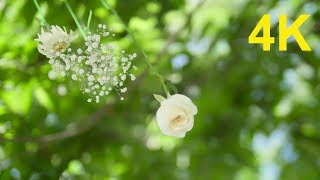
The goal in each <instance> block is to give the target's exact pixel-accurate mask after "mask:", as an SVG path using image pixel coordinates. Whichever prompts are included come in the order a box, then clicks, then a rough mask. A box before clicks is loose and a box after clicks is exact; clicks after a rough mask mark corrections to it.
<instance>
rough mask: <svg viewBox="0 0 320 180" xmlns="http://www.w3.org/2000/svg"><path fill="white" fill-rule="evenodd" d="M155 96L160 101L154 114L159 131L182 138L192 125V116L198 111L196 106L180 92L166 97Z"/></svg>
mask: <svg viewBox="0 0 320 180" xmlns="http://www.w3.org/2000/svg"><path fill="white" fill-rule="evenodd" d="M155 98H156V99H157V100H158V101H159V102H160V103H161V106H160V108H159V109H158V111H157V115H156V116H157V123H158V126H159V128H160V130H161V132H162V133H163V134H165V135H168V136H175V137H179V138H183V137H184V136H185V135H186V132H187V131H190V130H191V129H192V127H193V123H194V117H193V116H194V115H196V114H197V113H198V109H197V107H196V106H195V105H194V104H193V102H192V101H191V99H190V98H188V97H187V96H185V95H182V94H175V95H172V96H170V97H168V98H167V99H165V98H164V97H162V96H160V95H155Z"/></svg>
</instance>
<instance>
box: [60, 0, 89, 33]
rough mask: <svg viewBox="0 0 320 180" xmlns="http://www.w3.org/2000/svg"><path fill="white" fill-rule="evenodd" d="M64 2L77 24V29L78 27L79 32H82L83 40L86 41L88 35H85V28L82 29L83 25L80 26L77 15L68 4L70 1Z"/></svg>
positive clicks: (65, 0)
mask: <svg viewBox="0 0 320 180" xmlns="http://www.w3.org/2000/svg"><path fill="white" fill-rule="evenodd" d="M63 2H64V4H65V5H66V7H67V9H68V11H69V13H70V15H71V16H72V18H73V20H74V22H75V23H76V25H77V27H78V29H79V31H80V33H81V35H82V37H83V39H86V34H85V32H84V30H83V28H82V26H81V24H80V22H79V20H78V18H77V16H76V15H75V13H74V12H73V10H72V8H71V6H70V4H69V3H68V0H64V1H63Z"/></svg>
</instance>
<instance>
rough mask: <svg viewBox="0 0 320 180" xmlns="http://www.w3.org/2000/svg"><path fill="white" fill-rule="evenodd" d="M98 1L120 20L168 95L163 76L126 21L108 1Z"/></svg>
mask: <svg viewBox="0 0 320 180" xmlns="http://www.w3.org/2000/svg"><path fill="white" fill-rule="evenodd" d="M100 2H101V4H102V5H103V6H104V7H105V8H107V9H108V10H110V11H111V12H112V14H114V15H115V16H116V17H117V18H118V20H119V21H120V23H121V24H122V25H123V27H124V29H125V30H126V31H127V33H128V34H129V36H130V37H131V39H132V41H133V42H134V44H135V45H136V46H137V47H138V48H139V50H140V51H141V53H142V55H143V57H144V60H145V62H146V63H147V64H148V66H149V68H150V70H151V71H152V73H153V75H155V76H157V77H159V78H160V81H161V84H162V86H163V89H164V91H165V93H166V95H167V96H168V95H170V93H169V91H168V88H167V86H166V84H165V78H164V77H163V76H162V75H160V74H159V73H158V71H157V70H156V69H155V68H154V67H153V66H152V64H151V63H150V61H149V60H148V59H149V58H148V56H147V54H146V52H145V51H144V50H143V48H142V47H141V46H140V44H139V43H138V41H137V40H136V38H135V37H134V36H133V34H132V33H131V31H130V30H129V28H128V26H127V25H126V23H125V22H124V21H123V20H122V18H121V17H120V16H119V14H118V13H117V11H116V10H115V9H114V8H112V7H111V6H110V5H109V4H108V2H107V1H106V0H100Z"/></svg>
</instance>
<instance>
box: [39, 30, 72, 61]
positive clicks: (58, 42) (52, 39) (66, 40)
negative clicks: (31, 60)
mask: <svg viewBox="0 0 320 180" xmlns="http://www.w3.org/2000/svg"><path fill="white" fill-rule="evenodd" d="M76 38H77V35H75V34H74V33H73V31H70V34H68V33H67V31H66V29H65V28H64V30H63V29H61V28H60V27H59V26H51V29H50V31H49V32H46V31H44V30H43V28H41V33H40V34H39V33H38V38H37V39H35V40H36V41H39V42H40V43H39V44H38V51H39V52H40V53H41V54H43V55H45V56H47V57H48V58H54V57H57V56H58V55H59V54H61V53H63V52H64V51H66V50H67V49H68V47H69V46H70V44H71V42H72V41H74V40H75V39H76Z"/></svg>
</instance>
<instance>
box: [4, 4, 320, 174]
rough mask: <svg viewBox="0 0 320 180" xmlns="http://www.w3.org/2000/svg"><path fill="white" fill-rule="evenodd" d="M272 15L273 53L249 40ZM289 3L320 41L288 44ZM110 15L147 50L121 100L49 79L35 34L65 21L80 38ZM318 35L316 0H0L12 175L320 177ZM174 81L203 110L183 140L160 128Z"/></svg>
mask: <svg viewBox="0 0 320 180" xmlns="http://www.w3.org/2000/svg"><path fill="white" fill-rule="evenodd" d="M105 3H107V5H106V4H105ZM68 5H69V6H68ZM108 5H110V7H109V6H108ZM264 14H270V16H271V36H273V37H275V44H271V50H270V51H263V49H262V46H261V45H260V44H249V43H248V37H249V35H250V33H251V32H252V30H253V29H254V28H255V26H256V25H257V23H258V22H259V20H260V19H261V17H262V16H263V15H264ZM281 14H285V15H286V16H287V18H288V26H289V25H290V24H292V23H293V22H294V21H295V20H296V19H297V18H298V17H299V15H302V14H309V15H310V17H309V18H308V19H307V20H306V21H305V22H304V23H303V24H302V25H301V26H300V28H299V30H300V32H301V34H302V35H303V37H304V39H305V40H306V42H307V43H308V44H309V45H310V47H311V49H312V51H310V52H307V51H302V50H301V49H300V47H299V45H298V44H297V42H296V40H295V39H294V38H293V37H290V38H289V39H288V47H287V51H279V43H278V40H279V31H278V29H279V25H278V17H279V15H281ZM75 18H77V20H78V24H77V23H76V21H75ZM88 24H89V27H87V25H88ZM99 24H105V25H106V26H108V27H114V28H115V30H114V37H113V38H112V39H111V40H107V42H108V43H109V41H110V43H111V44H114V45H115V46H116V47H118V48H119V49H124V50H125V51H126V52H128V53H130V54H132V53H136V54H137V57H136V58H135V59H134V60H133V61H132V63H133V64H134V65H135V66H136V67H137V70H136V71H134V73H135V77H136V78H135V80H134V81H128V82H125V83H126V86H127V88H128V90H127V92H125V93H124V94H123V95H122V96H123V97H124V100H122V101H121V99H120V97H119V95H118V94H117V92H113V91H112V92H110V94H108V95H107V96H106V98H105V99H103V100H102V101H100V102H99V103H95V102H91V103H89V102H87V99H88V98H89V97H88V94H86V93H84V92H83V91H82V90H81V87H82V84H81V82H75V81H72V77H71V76H69V75H67V76H65V77H59V78H57V79H51V78H50V72H51V70H52V67H51V65H50V64H49V60H48V58H47V57H46V56H44V55H42V54H41V53H39V51H38V49H37V45H38V42H36V41H35V40H34V39H36V38H37V34H38V33H41V27H44V28H46V26H48V25H58V26H60V27H63V26H64V27H65V28H66V29H67V30H68V32H69V30H73V31H75V33H77V34H78V36H79V37H78V38H77V40H75V45H74V46H75V48H80V47H81V46H80V45H81V44H83V43H84V39H83V37H82V35H81V32H80V31H82V30H83V31H85V32H84V33H86V32H87V30H88V29H90V30H96V29H97V27H98V25H99ZM79 26H80V28H79ZM81 27H82V28H81ZM84 27H85V28H84ZM319 32H320V2H319V1H317V0H286V1H284V0H268V1H262V0H259V1H256V0H241V1H239V0H229V1H226V0H134V1H125V0H118V1H117V0H90V1H89V0H82V1H71V0H69V1H66V0H50V1H44V0H38V1H36V0H34V1H31V0H29V1H28V0H0V179H32V180H35V179H204V180H205V179H236V180H251V179H252V180H255V179H262V180H272V179H288V180H294V179H310V180H311V179H319V178H320V131H319V129H320V101H319V100H320V99H319V98H320V61H319V60H320V48H319V47H320V35H319ZM262 34H263V33H262V32H260V33H259V36H262ZM144 53H145V54H144ZM150 67H151V68H150ZM155 71H156V73H155ZM157 74H159V76H158V75H157ZM164 87H166V88H168V90H167V91H170V93H171V94H174V93H179V94H184V95H186V96H188V97H190V99H192V101H193V102H194V104H195V105H196V106H197V108H198V113H197V115H195V116H194V118H195V120H194V126H193V128H192V130H191V131H189V132H187V134H186V137H184V138H176V137H170V136H165V135H164V134H162V133H161V130H160V129H159V127H158V126H157V122H156V112H157V109H158V108H159V106H160V104H159V102H158V101H157V100H156V99H155V98H154V95H153V94H157V95H162V96H164V97H165V96H166V93H165V89H164Z"/></svg>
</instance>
